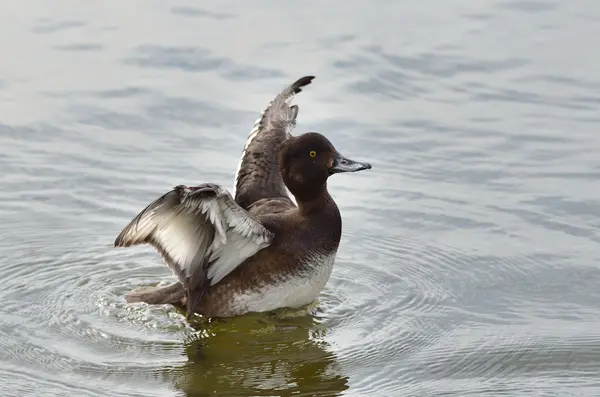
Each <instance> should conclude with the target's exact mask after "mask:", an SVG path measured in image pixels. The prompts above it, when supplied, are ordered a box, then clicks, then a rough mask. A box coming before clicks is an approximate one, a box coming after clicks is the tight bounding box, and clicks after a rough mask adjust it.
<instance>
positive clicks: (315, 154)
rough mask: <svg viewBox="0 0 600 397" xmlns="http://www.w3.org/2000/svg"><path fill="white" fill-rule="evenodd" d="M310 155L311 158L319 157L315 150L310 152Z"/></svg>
mask: <svg viewBox="0 0 600 397" xmlns="http://www.w3.org/2000/svg"><path fill="white" fill-rule="evenodd" d="M308 155H309V156H310V157H317V152H316V151H314V150H311V151H310V152H308Z"/></svg>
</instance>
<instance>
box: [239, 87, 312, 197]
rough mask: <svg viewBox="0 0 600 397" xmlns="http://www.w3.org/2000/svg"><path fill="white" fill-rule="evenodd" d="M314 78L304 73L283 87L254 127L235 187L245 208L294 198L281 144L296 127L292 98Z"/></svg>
mask: <svg viewBox="0 0 600 397" xmlns="http://www.w3.org/2000/svg"><path fill="white" fill-rule="evenodd" d="M313 79H314V76H304V77H301V78H300V79H298V80H296V81H295V82H294V83H292V84H290V85H289V86H287V87H286V88H285V89H283V90H282V91H281V92H280V93H279V94H278V95H277V96H276V97H275V99H273V100H272V101H271V102H270V103H269V105H268V106H267V108H266V109H265V110H264V111H263V112H262V113H261V115H260V117H259V118H258V120H256V122H255V123H254V125H253V126H252V130H251V131H250V134H249V135H248V139H247V140H246V144H245V145H244V149H243V150H242V156H241V159H240V162H239V164H238V167H237V170H236V173H235V174H236V175H235V182H234V186H233V196H234V197H235V201H236V202H237V203H238V204H240V206H241V207H242V208H244V209H248V208H249V207H250V205H252V203H254V202H256V201H257V200H260V199H261V198H267V197H289V198H290V200H292V198H291V195H290V194H289V193H288V190H287V188H286V187H285V185H284V183H283V180H282V178H281V174H280V170H279V160H278V153H277V146H278V145H279V144H281V142H283V141H284V140H286V139H287V138H289V137H290V136H291V132H292V131H293V130H294V128H295V126H296V118H297V117H298V106H297V105H293V106H290V104H291V102H292V100H293V99H294V97H295V95H296V94H298V93H299V92H301V91H302V88H303V87H305V86H307V85H309V84H310V83H311V81H312V80H313ZM290 206H293V204H292V201H290Z"/></svg>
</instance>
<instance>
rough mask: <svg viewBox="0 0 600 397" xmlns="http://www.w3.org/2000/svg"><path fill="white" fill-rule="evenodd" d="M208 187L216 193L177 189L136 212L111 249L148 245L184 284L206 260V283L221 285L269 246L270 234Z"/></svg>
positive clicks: (216, 189) (224, 193)
mask: <svg viewBox="0 0 600 397" xmlns="http://www.w3.org/2000/svg"><path fill="white" fill-rule="evenodd" d="M206 186H209V191H211V190H212V192H214V193H215V194H214V195H211V194H208V195H207V194H204V195H197V194H195V192H196V191H198V189H197V188H183V189H179V190H178V188H175V189H174V190H172V191H170V192H168V193H166V194H165V195H163V196H162V197H161V198H159V199H158V200H156V201H154V202H153V203H152V204H150V205H149V206H148V207H146V209H144V211H142V212H140V214H138V216H136V218H134V219H133V220H132V221H131V222H130V223H129V225H128V226H127V227H125V228H124V229H123V231H122V232H121V234H120V235H119V237H118V238H117V241H116V242H115V245H117V246H129V245H136V244H142V243H150V244H152V245H154V246H155V248H157V250H158V251H159V252H161V254H163V258H164V259H165V262H166V263H167V265H169V267H170V268H171V269H172V270H173V272H174V273H175V274H176V275H177V276H179V278H180V281H181V283H182V284H183V285H184V286H185V285H187V283H188V281H189V279H190V278H191V277H192V276H194V274H195V273H196V272H198V271H204V270H203V269H201V265H202V264H203V263H205V259H208V260H209V261H211V262H213V263H212V264H210V266H209V267H208V269H207V270H206V271H207V277H208V278H209V279H210V280H211V281H210V285H214V284H216V283H218V282H219V281H221V280H222V279H223V278H224V277H225V276H227V275H228V274H229V273H231V272H232V271H233V270H234V269H235V268H236V267H237V266H238V265H240V264H241V263H242V262H244V261H245V260H246V259H247V258H249V257H251V256H252V255H254V254H256V253H257V252H258V251H260V250H261V249H263V248H265V247H267V246H269V244H270V243H271V240H272V238H273V233H271V232H270V231H268V230H267V229H266V228H265V227H264V226H263V225H262V224H261V223H260V222H258V221H257V220H256V219H255V218H253V217H252V216H251V215H250V214H249V213H248V212H246V211H245V210H244V209H242V208H241V207H239V206H238V205H237V203H235V201H234V200H233V198H232V197H231V195H230V194H229V193H227V191H226V190H224V189H222V188H221V187H219V186H217V185H212V184H211V185H205V186H203V188H206Z"/></svg>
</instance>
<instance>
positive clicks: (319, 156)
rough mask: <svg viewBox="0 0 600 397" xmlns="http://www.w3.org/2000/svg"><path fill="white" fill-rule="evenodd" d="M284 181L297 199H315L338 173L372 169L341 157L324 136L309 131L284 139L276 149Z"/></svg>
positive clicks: (369, 165) (364, 164) (367, 165)
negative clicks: (277, 149) (330, 178)
mask: <svg viewBox="0 0 600 397" xmlns="http://www.w3.org/2000/svg"><path fill="white" fill-rule="evenodd" d="M279 166H280V168H281V175H282V177H283V182H284V183H285V185H286V186H287V188H288V189H289V190H290V192H291V193H292V194H293V195H294V196H295V197H296V199H297V200H302V201H309V200H312V199H313V198H316V197H317V196H319V195H320V194H322V193H323V191H324V190H325V189H326V187H327V178H329V176H331V175H333V174H337V173H340V172H356V171H361V170H368V169H370V168H371V164H369V163H360V162H358V161H353V160H350V159H348V158H346V157H344V156H342V155H341V154H340V153H339V152H338V151H337V150H335V148H334V147H333V145H332V144H331V142H329V140H328V139H327V138H325V137H324V136H323V135H321V134H319V133H317V132H309V133H306V134H303V135H300V136H297V137H294V138H290V139H287V140H286V141H284V142H283V143H282V145H281V148H280V151H279Z"/></svg>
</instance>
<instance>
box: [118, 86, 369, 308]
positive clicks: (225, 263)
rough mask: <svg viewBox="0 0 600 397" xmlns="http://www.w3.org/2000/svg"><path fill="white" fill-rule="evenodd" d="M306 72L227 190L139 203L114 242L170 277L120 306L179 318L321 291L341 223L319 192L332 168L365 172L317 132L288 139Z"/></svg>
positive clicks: (261, 127)
mask: <svg viewBox="0 0 600 397" xmlns="http://www.w3.org/2000/svg"><path fill="white" fill-rule="evenodd" d="M312 79H313V77H312V76H307V77H303V78H301V79H299V80H298V81H296V82H295V83H293V84H292V85H290V86H289V87H287V88H286V89H285V90H283V91H282V92H281V93H280V94H279V95H278V96H277V97H276V98H275V99H274V100H273V101H272V102H271V103H270V104H269V106H268V107H267V109H266V110H265V111H264V112H263V114H262V115H261V117H260V118H259V120H257V122H256V123H255V125H254V128H253V129H252V131H251V133H250V134H249V137H248V141H247V142H246V145H245V147H244V150H243V152H242V159H241V161H240V165H239V167H238V171H237V174H236V180H235V185H234V189H233V194H230V193H229V192H228V191H227V190H225V189H224V188H222V187H221V186H218V185H216V184H211V183H205V184H201V185H198V186H184V185H179V186H176V187H175V188H173V189H172V190H171V191H169V192H167V193H166V194H164V195H163V196H161V197H159V198H158V199H157V200H155V201H154V202H152V203H151V204H150V205H148V206H147V207H146V208H145V209H144V210H143V211H141V212H140V213H139V214H138V215H137V216H136V217H135V218H134V219H133V220H132V221H131V222H130V223H129V224H128V225H127V226H126V227H125V228H124V229H123V231H122V232H121V233H120V235H119V236H118V237H117V239H116V240H115V246H117V247H126V246H132V245H137V244H150V245H152V246H154V247H155V248H156V249H157V251H158V252H159V253H160V254H161V256H162V257H163V259H164V261H165V263H166V264H167V265H168V266H169V267H170V268H171V270H172V271H173V272H174V273H175V275H176V276H177V277H178V279H179V281H178V282H177V283H175V284H173V285H171V286H168V287H162V288H160V287H151V288H145V289H141V290H137V291H133V292H131V293H130V294H129V295H128V296H127V300H128V301H129V302H139V301H142V302H146V303H149V304H165V303H168V304H173V305H177V306H181V307H182V308H185V310H186V313H187V316H188V318H189V317H190V316H191V315H192V314H194V313H198V314H201V315H204V316H207V317H230V316H237V315H242V314H245V313H248V312H266V311H272V310H275V309H279V308H284V307H288V308H298V307H302V306H305V305H307V304H310V303H311V302H313V301H314V300H315V299H316V298H317V297H318V295H319V294H320V292H321V291H322V290H323V288H324V287H325V285H326V283H327V281H328V280H329V277H330V275H331V271H332V269H333V264H334V262H335V257H336V254H337V250H338V246H339V243H340V238H341V233H342V219H341V215H340V212H339V209H338V207H337V205H336V204H335V201H334V200H333V198H332V197H331V195H330V194H329V192H328V191H327V179H328V177H329V176H331V175H333V174H334V173H337V172H354V171H360V170H363V169H369V168H371V166H370V165H369V164H367V163H359V162H356V161H352V160H349V159H347V158H345V157H343V156H342V155H341V154H340V153H339V152H337V150H335V148H334V147H333V145H332V144H331V142H329V140H327V138H325V137H324V136H323V135H321V134H319V133H305V134H302V135H299V136H297V137H293V136H292V135H291V134H290V132H291V131H292V130H293V128H294V126H295V121H296V117H297V115H298V107H297V106H290V105H289V102H290V101H291V99H292V98H293V96H294V95H295V94H297V93H298V92H300V91H301V88H302V87H303V86H305V85H308V84H309V83H310V82H311V81H312Z"/></svg>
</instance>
